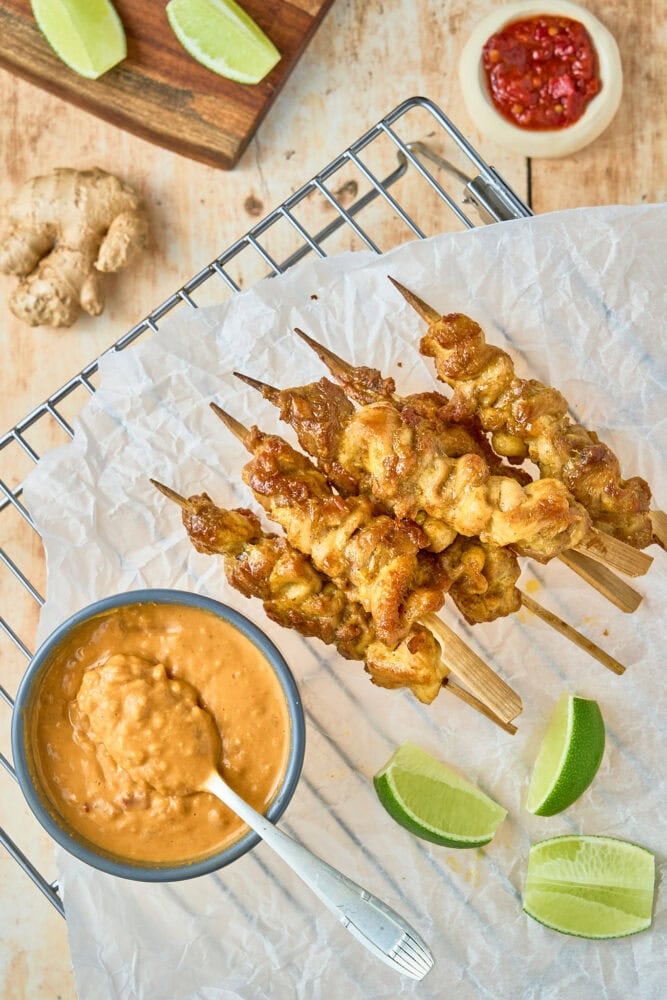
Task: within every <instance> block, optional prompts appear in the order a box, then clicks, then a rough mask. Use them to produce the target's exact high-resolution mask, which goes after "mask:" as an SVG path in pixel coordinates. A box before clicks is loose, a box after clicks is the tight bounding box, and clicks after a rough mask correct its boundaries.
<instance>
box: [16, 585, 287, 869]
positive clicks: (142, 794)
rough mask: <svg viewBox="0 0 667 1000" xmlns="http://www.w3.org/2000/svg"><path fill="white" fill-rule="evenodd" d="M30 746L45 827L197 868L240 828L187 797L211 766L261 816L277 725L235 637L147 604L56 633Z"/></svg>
mask: <svg viewBox="0 0 667 1000" xmlns="http://www.w3.org/2000/svg"><path fill="white" fill-rule="evenodd" d="M193 689H194V690H193ZM202 710H203V711H202ZM207 713H208V715H207ZM29 738H30V746H31V751H32V756H33V766H34V768H35V770H36V771H37V775H38V779H39V784H40V785H41V787H42V788H43V789H44V791H45V793H46V795H47V797H48V800H49V805H50V807H51V809H52V812H53V813H54V814H55V816H56V818H57V819H59V820H60V821H64V824H65V826H66V827H67V826H69V827H71V828H72V829H73V830H74V831H75V832H76V833H77V834H78V835H80V836H82V837H83V838H85V839H86V840H87V841H89V842H90V843H91V844H93V845H94V846H95V847H97V848H101V849H102V850H103V851H105V852H108V853H109V854H112V855H114V856H117V857H121V858H127V859H129V860H131V861H135V862H140V863H149V864H151V863H152V864H158V865H159V864H175V863H183V862H185V863H187V862H189V861H195V860H199V859H201V858H202V857H205V856H207V855H210V854H214V853H217V852H218V851H220V850H223V849H224V848H225V847H227V846H229V845H230V844H232V843H233V842H234V841H236V840H238V839H239V837H240V836H242V835H243V834H244V833H245V832H246V831H247V827H246V826H245V824H244V823H243V822H242V821H241V820H240V819H239V818H238V817H237V816H236V815H235V814H234V813H232V812H231V810H229V809H228V808H227V807H226V806H224V805H223V804H222V803H221V802H219V801H218V800H217V799H216V798H214V796H212V795H210V794H209V793H208V792H199V791H195V789H197V788H199V787H200V786H201V784H202V780H203V779H204V778H205V776H206V774H207V773H208V772H210V770H211V769H212V767H214V766H217V767H218V769H219V770H220V773H221V774H222V776H223V777H224V779H225V781H227V782H228V783H229V784H230V785H231V786H232V788H234V789H235V790H236V791H237V792H238V793H239V795H241V796H242V797H243V798H244V799H245V800H246V801H247V802H248V803H249V804H250V805H251V806H253V807H254V808H255V809H257V810H259V811H260V812H264V811H265V810H266V808H267V807H268V805H269V804H270V802H271V800H272V799H273V798H274V796H275V794H276V792H277V790H278V787H279V785H280V783H281V780H282V777H283V774H284V772H285V767H286V764H287V757H288V753H289V744H290V723H289V715H288V709H287V704H286V701H285V696H284V694H283V691H282V688H281V686H280V682H279V681H278V679H277V677H276V675H275V673H274V671H273V668H272V667H271V664H270V663H269V662H268V661H267V660H266V659H265V657H264V656H263V654H262V653H261V652H260V651H259V650H258V649H257V648H256V647H255V646H254V644H253V643H252V642H250V640H249V639H247V638H246V637H245V636H244V635H242V634H241V632H239V631H238V629H236V628H235V627H234V626H233V625H231V624H229V623H228V622H225V621H223V620H222V619H220V618H218V616H217V615H215V614H213V613H212V612H210V611H206V610H203V609H201V608H194V607H186V606H184V605H173V604H149V603H147V604H135V605H129V606H126V607H121V608H114V609H113V610H111V611H108V612H105V613H103V614H101V615H99V616H97V617H96V618H94V619H91V620H90V621H88V622H85V623H83V624H82V625H80V626H78V627H77V628H76V629H74V630H73V632H72V633H70V635H68V637H67V638H66V640H65V641H64V642H63V643H62V644H61V646H60V647H59V648H58V649H57V650H56V652H55V654H54V656H53V659H52V662H51V663H50V665H49V666H48V667H47V668H46V671H45V674H44V676H43V678H42V681H41V683H40V686H39V690H38V691H37V694H36V701H35V706H34V711H33V712H32V727H31V732H30V734H29ZM190 793H192V794H190Z"/></svg>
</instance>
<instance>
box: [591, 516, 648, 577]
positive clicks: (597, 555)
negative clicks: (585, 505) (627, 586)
mask: <svg viewBox="0 0 667 1000" xmlns="http://www.w3.org/2000/svg"><path fill="white" fill-rule="evenodd" d="M573 547H574V551H575V552H581V553H582V555H585V556H589V557H590V558H591V559H595V561H596V562H601V563H602V564H603V565H604V566H611V568H612V569H615V570H618V572H619V573H623V574H624V575H625V576H632V577H636V576H644V575H645V574H646V573H648V571H649V569H650V568H651V563H652V562H653V556H649V555H647V554H646V552H642V551H641V550H640V549H635V548H633V546H632V545H628V543H627V542H622V541H621V540H620V538H614V536H613V535H608V534H607V533H606V532H605V531H598V529H597V528H591V530H590V531H589V532H588V534H587V535H586V537H585V538H584V539H583V540H582V541H581V542H579V544H578V545H575V546H573Z"/></svg>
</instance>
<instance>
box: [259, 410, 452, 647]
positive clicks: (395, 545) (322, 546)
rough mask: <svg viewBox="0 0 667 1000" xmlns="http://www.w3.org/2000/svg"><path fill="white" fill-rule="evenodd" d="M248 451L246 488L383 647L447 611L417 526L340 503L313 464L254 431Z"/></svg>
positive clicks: (361, 505) (359, 500)
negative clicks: (366, 618) (367, 617)
mask: <svg viewBox="0 0 667 1000" xmlns="http://www.w3.org/2000/svg"><path fill="white" fill-rule="evenodd" d="M247 447H248V449H249V450H250V451H252V453H253V458H252V459H251V461H250V462H248V463H247V465H246V466H245V468H244V470H243V479H244V482H245V483H246V484H247V485H248V486H249V487H250V488H251V489H252V491H253V493H254V495H255V497H256V499H257V500H258V501H259V503H261V504H262V506H263V507H264V509H265V510H266V512H267V513H268V515H269V517H270V518H271V519H272V520H274V521H277V523H279V524H280V525H281V526H282V527H283V528H284V530H285V532H286V533H287V537H288V540H289V542H290V544H291V545H293V546H294V547H295V548H297V549H299V550H300V551H301V552H303V553H305V554H307V555H309V556H310V557H311V558H312V560H313V563H314V565H315V566H316V567H317V568H318V569H319V570H320V571H321V572H323V573H326V574H327V576H330V577H331V578H332V580H333V581H334V582H335V583H336V584H337V585H338V586H340V587H341V589H345V590H346V591H347V592H348V593H349V594H350V595H351V597H352V598H353V599H355V600H358V601H359V603H360V604H361V605H362V606H363V607H364V608H365V609H366V610H367V611H368V612H369V613H370V614H371V615H372V617H373V621H374V623H375V628H376V631H377V634H378V637H379V638H380V639H381V640H382V642H384V643H385V644H386V645H387V646H389V647H390V648H394V647H395V646H396V645H397V644H398V643H399V642H400V641H401V640H402V639H403V638H404V637H405V636H406V635H407V634H408V632H409V631H410V629H411V627H412V625H413V624H414V623H415V622H416V620H417V619H418V618H420V617H421V616H422V615H423V614H426V613H428V612H430V611H437V610H438V609H439V608H440V607H441V606H442V603H443V601H444V588H445V586H446V583H447V580H446V577H445V574H444V573H443V572H442V571H441V569H440V566H439V564H438V563H437V561H435V560H432V559H430V557H429V558H426V559H425V560H423V561H422V565H420V561H419V551H420V549H421V548H424V547H426V545H427V544H428V539H427V537H426V535H425V534H424V532H423V531H422V530H421V529H420V528H419V527H418V526H417V525H416V524H409V525H406V524H399V523H397V522H396V521H395V520H394V519H393V518H390V517H387V516H385V515H375V514H374V510H373V504H372V503H371V501H370V500H369V499H368V498H366V497H349V498H343V497H340V496H335V495H334V493H333V491H332V489H331V487H330V486H329V484H328V482H327V480H326V479H325V477H324V476H323V475H322V474H321V473H320V472H319V471H318V470H317V469H316V468H315V466H314V465H313V463H312V462H311V461H310V460H309V459H308V458H306V456H305V455H302V454H301V453H300V452H297V451H296V450H295V449H294V448H292V447H291V446H290V445H289V444H288V443H287V442H286V441H284V440H283V439H282V438H280V437H277V436H275V435H268V434H263V433H262V432H261V431H259V430H257V428H253V429H252V431H251V433H250V437H249V439H248V441H247ZM427 577H428V582H427V583H424V580H425V578H427Z"/></svg>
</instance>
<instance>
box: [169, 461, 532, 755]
mask: <svg viewBox="0 0 667 1000" xmlns="http://www.w3.org/2000/svg"><path fill="white" fill-rule="evenodd" d="M150 481H151V483H152V484H153V486H154V487H155V488H156V489H157V490H159V491H160V493H163V494H164V495H165V496H166V497H167V498H168V499H169V500H172V501H173V502H174V503H175V504H178V506H179V507H180V508H181V509H182V510H187V509H188V507H189V501H188V499H187V497H184V496H181V494H180V493H177V492H176V491H175V490H172V489H171V487H169V486H165V485H164V483H160V482H158V480H157V479H151V480H150ZM442 686H443V688H444V690H445V691H449V692H450V693H451V694H453V695H454V696H455V697H456V698H458V699H459V700H460V701H463V702H465V704H466V705H470V707H471V708H474V709H475V711H476V712H479V713H480V714H481V715H483V716H485V717H486V718H487V719H490V720H491V722H493V723H494V724H495V725H496V726H498V727H499V728H500V729H503V730H504V731H505V732H506V733H509V734H510V736H514V734H515V733H516V731H517V729H516V726H514V725H512V723H511V722H504V721H503V720H502V719H500V718H499V717H498V716H497V715H496V714H495V713H494V712H492V711H491V709H490V708H487V706H486V705H485V704H484V703H483V702H481V701H480V700H479V699H478V698H475V696H474V695H472V694H470V692H469V691H466V689H465V688H462V687H461V686H460V685H459V684H456V683H455V682H454V681H451V680H450V679H449V677H446V678H445V679H444V680H443V682H442Z"/></svg>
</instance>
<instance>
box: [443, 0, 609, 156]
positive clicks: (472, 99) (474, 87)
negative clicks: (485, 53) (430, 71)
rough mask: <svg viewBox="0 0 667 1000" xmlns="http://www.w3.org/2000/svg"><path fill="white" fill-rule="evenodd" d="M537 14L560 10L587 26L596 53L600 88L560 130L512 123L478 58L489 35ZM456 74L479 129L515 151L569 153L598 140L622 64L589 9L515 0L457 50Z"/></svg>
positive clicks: (563, 0) (566, 0)
mask: <svg viewBox="0 0 667 1000" xmlns="http://www.w3.org/2000/svg"><path fill="white" fill-rule="evenodd" d="M540 15H547V16H548V15H556V16H558V15H562V16H564V17H569V18H571V19H572V20H573V21H579V22H580V23H581V24H583V26H584V27H585V28H586V30H587V31H588V34H589V35H590V38H591V41H592V43H593V46H594V48H595V50H596V52H597V56H598V72H599V75H600V80H601V82H602V87H601V90H600V93H599V94H596V96H595V97H594V98H593V99H592V100H591V101H590V103H589V104H588V105H587V107H586V110H585V111H584V114H583V115H582V116H581V118H580V119H579V120H578V121H576V122H575V123H574V124H573V125H566V126H564V127H563V128H558V129H539V130H534V129H527V128H520V127H519V126H518V125H513V124H512V123H511V122H510V121H508V120H507V119H506V118H504V117H503V116H502V115H501V114H500V112H499V111H498V110H497V109H496V107H495V105H494V104H493V101H492V100H491V96H490V94H489V90H488V86H487V81H486V74H485V72H484V66H483V63H482V50H483V48H484V45H485V43H486V42H487V41H488V39H489V38H490V37H491V36H492V35H494V34H495V33H496V32H497V31H500V30H501V29H502V28H504V27H505V25H507V24H511V23H512V22H513V21H520V20H523V19H527V18H532V17H538V16H540ZM459 76H460V80H461V88H462V90H463V98H464V101H465V104H466V108H467V109H468V114H469V115H470V117H471V118H472V120H473V121H474V123H475V125H476V126H477V128H478V129H479V130H480V131H481V132H482V133H483V134H484V135H486V136H488V137H489V138H490V139H493V140H494V141H495V142H497V143H498V144H499V145H502V146H504V147H505V148H506V149H510V150H512V152H514V153H521V154H522V155H523V156H530V157H550V158H554V157H559V156H569V155H570V154H571V153H575V152H576V151H577V150H579V149H582V148H583V147H584V146H587V145H588V144H589V143H591V142H593V140H594V139H597V137H598V136H599V135H601V133H602V132H604V130H605V129H606V128H607V126H608V125H609V124H610V122H611V120H612V119H613V117H614V115H615V114H616V112H617V110H618V106H619V104H620V101H621V93H622V91H623V68H622V66H621V56H620V53H619V51H618V45H617V44H616V40H615V39H614V36H613V35H612V34H611V32H610V31H609V30H608V29H607V28H605V26H604V25H603V24H602V23H601V22H600V21H598V19H597V18H596V17H594V16H593V14H591V13H590V11H588V10H586V9H585V8H584V7H580V6H579V4H576V3H572V2H571V0H544V2H543V3H539V2H537V3H536V2H534V0H517V2H515V3H510V4H505V5H503V6H502V7H498V8H497V9H496V10H494V11H492V12H491V13H490V14H489V15H488V16H487V17H485V18H484V19H483V20H482V21H480V23H479V24H478V25H477V27H476V28H475V30H474V31H473V33H472V34H471V36H470V38H469V39H468V41H467V42H466V44H465V47H464V49H463V52H462V53H461V61H460V64H459Z"/></svg>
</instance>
